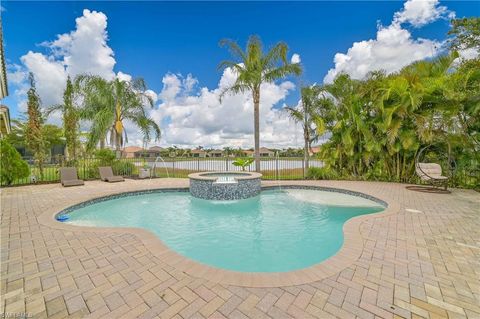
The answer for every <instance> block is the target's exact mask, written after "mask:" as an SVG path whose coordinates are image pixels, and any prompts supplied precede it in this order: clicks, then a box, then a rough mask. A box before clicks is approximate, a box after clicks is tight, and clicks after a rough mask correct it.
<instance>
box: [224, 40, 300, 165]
mask: <svg viewBox="0 0 480 319" xmlns="http://www.w3.org/2000/svg"><path fill="white" fill-rule="evenodd" d="M220 45H221V46H228V48H229V49H230V52H231V54H232V55H233V57H234V58H235V61H222V62H221V63H220V65H219V69H225V68H231V69H232V70H233V71H234V72H235V73H236V75H237V79H236V81H235V83H234V84H233V85H232V86H231V87H229V88H227V89H226V90H225V91H224V92H222V94H221V97H223V96H224V95H225V94H226V93H233V94H238V93H244V92H251V93H252V98H253V116H254V136H255V170H256V171H257V172H259V171H260V87H261V85H262V83H271V82H275V81H276V80H278V79H281V78H284V77H286V76H289V75H300V74H301V73H302V68H301V65H300V64H299V63H289V62H288V60H287V52H288V46H287V45H286V44H285V43H283V42H279V43H277V44H276V45H275V46H274V47H273V48H272V49H270V50H269V51H268V52H264V51H263V45H262V42H261V40H260V38H259V37H258V36H250V38H249V39H248V42H247V48H246V50H245V51H243V50H242V48H241V47H240V46H239V45H238V44H237V43H236V42H234V41H232V40H228V39H226V40H222V41H220Z"/></svg>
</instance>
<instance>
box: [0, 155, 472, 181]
mask: <svg viewBox="0 0 480 319" xmlns="http://www.w3.org/2000/svg"><path fill="white" fill-rule="evenodd" d="M25 160H26V161H27V162H28V164H29V168H30V175H29V176H28V177H26V178H22V179H17V180H15V181H14V182H13V183H12V185H26V184H34V183H54V182H59V181H60V174H59V168H60V167H65V166H75V167H76V168H77V173H78V177H79V178H80V179H83V180H93V179H98V178H99V177H100V176H99V173H98V167H99V166H112V169H113V171H114V173H115V174H117V175H122V176H124V177H127V178H139V175H142V174H143V175H144V176H145V175H146V176H147V177H148V178H150V177H152V178H164V177H173V178H185V177H187V176H188V174H190V173H194V172H203V171H241V170H242V168H241V167H238V166H235V165H233V161H234V158H231V157H207V158H202V157H165V158H157V159H155V158H145V159H144V158H120V159H115V160H111V161H105V160H102V159H98V158H81V159H78V160H77V161H75V162H68V161H65V159H64V158H62V157H54V158H52V159H51V160H50V161H49V162H47V163H44V169H43V177H42V176H41V174H40V171H39V170H38V168H37V167H36V166H35V165H34V161H33V160H32V159H25ZM309 167H323V163H322V161H320V160H318V159H310V160H309ZM475 167H477V166H475ZM304 168H305V161H304V159H303V158H302V157H263V158H261V161H260V170H261V173H262V174H263V179H265V180H276V179H278V180H300V179H305V178H307V177H308V176H306V175H305V169H304ZM245 170H246V171H254V170H255V163H252V164H250V165H249V166H248V167H246V168H245ZM453 173H454V174H453V178H452V179H451V180H450V186H451V187H462V188H475V189H479V188H480V170H479V169H470V168H464V167H459V168H457V169H456V170H455V172H453ZM340 178H342V179H355V178H353V177H352V178H348V177H340ZM412 182H419V181H416V180H413V181H412ZM2 186H5V185H2Z"/></svg>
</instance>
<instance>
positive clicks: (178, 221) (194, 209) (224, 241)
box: [67, 189, 384, 272]
mask: <svg viewBox="0 0 480 319" xmlns="http://www.w3.org/2000/svg"><path fill="white" fill-rule="evenodd" d="M383 209H384V207H383V206H381V205H380V204H378V203H376V202H374V201H370V200H368V199H364V198H362V197H358V196H352V195H347V194H343V193H336V192H326V191H319V190H307V189H288V190H278V189H275V190H264V191H262V192H261V194H260V195H259V196H256V197H252V198H249V199H244V200H238V201H209V200H203V199H198V198H194V197H192V196H191V195H190V193H188V192H158V193H149V194H143V195H136V196H126V197H120V198H116V199H111V200H107V201H103V202H97V203H94V204H91V205H87V206H84V207H82V208H78V209H75V210H74V211H72V212H70V213H68V215H69V217H70V219H69V220H68V221H67V223H70V224H75V225H84V226H100V227H102V226H103V227H140V228H144V229H147V230H149V231H151V232H153V233H154V234H155V235H157V236H158V237H159V238H160V239H161V240H162V241H163V242H164V243H165V244H166V245H167V246H168V247H169V248H170V249H172V250H174V251H176V252H177V253H179V254H181V255H183V256H185V257H188V258H190V259H193V260H196V261H199V262H201V263H204V264H208V265H210V266H214V267H218V268H223V269H228V270H235V271H241V272H286V271H291V270H297V269H301V268H306V267H308V266H311V265H314V264H316V263H319V262H321V261H323V260H325V259H327V258H329V257H331V256H333V255H334V254H335V253H336V252H337V251H338V250H339V249H340V248H341V246H342V244H343V231H342V227H343V224H344V223H345V222H346V221H347V220H348V219H350V218H352V217H355V216H359V215H364V214H369V213H375V212H379V211H382V210H383Z"/></svg>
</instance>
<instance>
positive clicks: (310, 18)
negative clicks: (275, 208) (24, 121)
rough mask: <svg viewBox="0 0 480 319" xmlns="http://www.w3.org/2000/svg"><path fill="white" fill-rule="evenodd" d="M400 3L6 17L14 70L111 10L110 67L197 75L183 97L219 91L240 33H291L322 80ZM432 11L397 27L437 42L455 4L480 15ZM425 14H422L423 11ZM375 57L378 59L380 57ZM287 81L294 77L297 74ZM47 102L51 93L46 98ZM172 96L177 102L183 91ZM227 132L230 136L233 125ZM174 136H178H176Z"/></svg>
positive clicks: (23, 12)
mask: <svg viewBox="0 0 480 319" xmlns="http://www.w3.org/2000/svg"><path fill="white" fill-rule="evenodd" d="M411 1H412V2H415V1H418V0H411ZM434 2H435V1H434ZM403 6H404V2H401V1H372V2H361V1H355V2H347V1H339V2H326V1H321V2H157V1H152V2H106V1H104V2H81V1H68V2H58V1H55V2H11V1H4V2H2V7H3V8H4V9H3V10H2V21H3V30H4V42H5V43H4V45H5V52H6V58H7V63H8V67H9V72H10V75H11V74H13V73H15V72H20V71H21V72H23V73H25V72H26V71H29V70H30V69H29V67H28V66H26V62H25V61H22V60H21V58H22V56H25V55H26V54H27V53H28V52H29V51H32V52H36V53H41V54H42V55H44V56H45V57H46V58H47V60H48V59H50V60H55V59H57V60H62V57H58V56H57V55H52V51H51V50H52V48H51V47H49V46H48V45H45V44H44V43H45V42H46V41H54V40H55V39H56V37H57V35H59V34H68V33H69V32H72V31H74V30H75V28H76V23H75V19H76V18H78V17H81V16H82V15H83V14H84V9H89V10H90V11H92V12H93V11H96V12H101V13H103V15H105V16H106V19H107V24H108V25H107V27H106V32H108V41H107V43H106V45H107V46H108V47H109V48H111V50H112V51H113V52H114V54H113V59H114V61H115V65H114V67H113V72H114V73H117V72H119V71H120V72H122V73H126V74H129V75H131V76H134V77H136V76H141V77H143V78H145V80H146V81H147V84H148V86H149V88H150V89H151V90H152V91H154V92H156V94H158V95H161V92H162V90H164V89H165V82H162V79H163V80H165V76H166V75H168V74H174V75H177V79H180V82H181V81H183V82H186V80H187V75H188V74H191V75H192V77H193V78H195V79H196V82H195V85H194V88H192V89H191V90H188V92H184V93H185V94H183V95H186V94H190V95H192V96H198V95H199V94H200V91H201V89H202V88H203V87H207V88H208V89H209V90H214V89H215V88H217V87H218V85H219V84H218V83H219V81H220V78H221V77H222V75H223V73H222V71H219V70H217V65H218V63H219V62H220V61H221V60H222V59H228V58H229V53H228V51H227V50H226V49H224V48H220V47H219V45H218V42H219V40H220V39H222V38H231V39H234V40H237V41H238V42H239V43H240V44H241V45H242V46H243V45H244V44H245V42H246V40H247V39H248V36H249V35H251V34H257V35H259V36H260V37H261V38H262V40H263V42H264V43H265V45H266V46H267V47H268V46H270V45H272V44H274V43H275V42H277V41H280V40H281V41H285V42H286V43H288V45H289V47H290V54H293V53H297V54H299V55H300V58H301V63H302V65H303V67H304V74H303V76H302V77H301V81H302V82H303V83H314V82H316V83H322V82H323V81H324V78H325V76H326V74H327V72H328V71H329V70H330V69H332V68H335V67H336V66H335V64H334V56H335V54H336V53H343V54H346V53H347V50H348V49H349V48H351V47H352V44H353V43H354V42H361V41H368V40H375V39H376V37H377V31H378V30H379V24H381V25H382V26H383V27H388V26H389V25H390V24H392V21H393V19H394V18H393V17H394V15H395V13H396V12H400V11H401V10H402V8H403ZM443 7H445V8H446V10H447V11H446V12H445V11H444V12H440V11H442V10H440V9H439V8H443ZM428 10H437V11H439V12H440V16H442V15H443V18H442V17H440V16H439V17H433V16H432V18H431V19H429V17H428V16H427V17H426V19H427V20H428V21H423V22H420V23H418V21H417V22H415V21H414V20H412V18H411V17H407V18H404V19H403V20H401V22H402V24H401V29H400V30H402V31H403V30H406V31H408V32H409V33H410V34H411V39H412V41H413V42H415V41H422V40H421V39H422V38H425V39H429V40H431V41H435V42H434V43H441V41H443V40H444V39H445V37H446V33H447V31H448V29H449V24H448V18H447V16H448V14H449V12H450V13H451V12H455V14H456V16H457V17H462V16H470V15H479V14H480V8H479V4H478V2H473V1H470V2H457V1H456V2H447V1H443V2H441V3H434V5H433V6H432V8H430V9H428ZM404 11H407V9H404ZM411 11H412V10H411ZM414 14H417V13H416V12H414ZM420 14H423V15H424V14H425V12H422V13H420ZM427 14H430V12H427ZM422 18H424V16H423V17H422ZM409 19H410V20H409ZM398 20H400V18H399V19H398ZM405 21H406V22H405ZM419 39H420V40H419ZM42 43H43V44H42ZM432 43H433V42H432ZM423 44H425V43H423ZM410 49H412V48H410ZM431 50H433V49H431ZM438 53H439V52H435V53H433V54H438ZM402 54H403V55H405V54H407V55H408V54H409V52H408V51H407V50H406V51H405V52H402V50H401V48H399V52H398V55H399V56H402ZM360 55H361V53H360ZM426 55H428V54H427V53H425V55H424V56H426ZM422 57H423V56H422ZM90 58H92V57H90ZM63 59H64V58H63ZM372 59H373V60H375V59H376V58H375V56H373V57H372ZM372 59H371V60H370V61H372ZM367 63H371V62H367ZM382 65H383V64H382ZM372 67H373V66H372ZM338 68H339V70H340V69H342V68H344V69H343V70H348V66H340V65H339V66H338ZM180 74H181V76H180ZM17 75H18V74H17ZM11 78H12V80H10V78H9V84H10V93H11V96H10V97H8V98H6V99H5V100H4V101H3V102H2V103H4V104H6V105H8V106H9V107H10V108H11V113H12V116H13V117H16V116H18V114H19V112H21V110H22V106H21V103H22V99H24V97H22V94H21V93H22V91H21V89H19V88H21V87H22V84H21V83H20V82H21V81H19V80H18V78H17V77H16V76H11ZM182 79H183V80H182ZM288 80H290V81H291V82H293V84H295V85H297V84H298V81H299V79H288ZM183 89H184V90H185V87H183ZM297 92H298V90H296V89H295V88H289V89H288V94H284V95H281V96H280V97H279V98H278V99H277V100H276V99H273V100H272V103H271V105H270V106H269V107H270V108H279V107H281V106H282V105H283V104H284V103H287V104H295V103H297V99H298V93H297ZM46 100H50V98H49V97H46ZM170 102H172V101H170ZM165 103H166V102H165V99H163V100H162V99H161V98H159V101H158V108H161V107H162V104H165ZM176 103H177V104H178V103H179V102H178V96H177V102H176ZM232 114H233V113H232ZM162 115H163V116H164V118H161V119H159V121H161V122H162V123H163V124H164V126H167V125H168V124H169V123H171V121H172V119H171V114H170V117H169V116H168V114H167V116H165V115H166V114H162ZM166 118H167V119H166ZM223 133H225V134H227V135H224V136H228V132H223ZM174 142H177V143H179V141H176V140H174ZM186 144H187V143H185V145H186Z"/></svg>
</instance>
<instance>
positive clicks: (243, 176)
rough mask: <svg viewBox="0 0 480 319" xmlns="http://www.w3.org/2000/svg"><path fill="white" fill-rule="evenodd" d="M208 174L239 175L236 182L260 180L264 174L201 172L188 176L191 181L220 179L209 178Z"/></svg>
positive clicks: (215, 178)
mask: <svg viewBox="0 0 480 319" xmlns="http://www.w3.org/2000/svg"><path fill="white" fill-rule="evenodd" d="M208 174H210V175H212V174H229V175H237V176H235V179H236V180H249V179H260V178H262V174H260V173H257V172H244V171H230V172H229V171H219V172H200V173H191V174H188V178H189V179H196V180H201V181H216V180H217V179H218V177H212V176H208Z"/></svg>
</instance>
